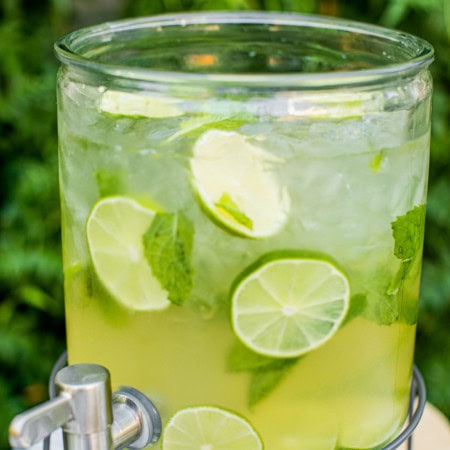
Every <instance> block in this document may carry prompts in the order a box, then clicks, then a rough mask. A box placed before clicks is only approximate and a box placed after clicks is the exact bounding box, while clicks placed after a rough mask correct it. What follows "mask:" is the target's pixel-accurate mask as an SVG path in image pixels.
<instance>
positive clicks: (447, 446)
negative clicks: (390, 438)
mask: <svg viewBox="0 0 450 450" xmlns="http://www.w3.org/2000/svg"><path fill="white" fill-rule="evenodd" d="M407 448H408V447H407V445H406V444H405V445H403V446H402V447H400V450H407ZM413 450H450V424H449V421H448V420H447V418H446V417H445V416H444V415H443V414H442V413H441V412H440V411H438V410H437V409H436V408H435V407H434V406H433V405H430V404H429V403H428V404H427V406H426V408H425V411H424V413H423V416H422V419H421V421H420V423H419V425H418V426H417V428H416V430H415V431H414V438H413Z"/></svg>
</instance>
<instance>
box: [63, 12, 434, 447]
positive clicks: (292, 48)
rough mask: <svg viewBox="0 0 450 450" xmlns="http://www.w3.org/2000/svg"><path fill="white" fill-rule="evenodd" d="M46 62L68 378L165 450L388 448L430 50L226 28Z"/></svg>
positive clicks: (409, 43)
mask: <svg viewBox="0 0 450 450" xmlns="http://www.w3.org/2000/svg"><path fill="white" fill-rule="evenodd" d="M357 32H358V33H359V37H358V38H357V39H356V38H355V33H357ZM300 43H301V45H300ZM57 51H58V54H59V57H60V59H61V60H62V61H63V66H62V69H61V71H60V74H59V80H58V82H59V100H58V102H59V136H60V184H61V205H62V213H63V226H62V231H63V253H64V255H63V256H64V274H65V295H66V321H67V342H68V351H69V362H70V363H72V364H73V363H79V362H95V363H98V364H102V365H104V366H106V367H107V368H108V369H109V370H110V371H111V376H112V382H113V387H114V388H117V387H119V386H120V385H130V386H133V387H135V388H137V389H140V390H142V391H143V392H144V393H146V394H147V395H148V396H149V397H150V398H151V399H152V400H153V402H154V403H155V404H156V406H157V408H158V410H159V411H160V413H161V416H162V420H163V435H162V438H161V441H160V443H158V444H157V445H156V446H157V447H158V448H162V449H164V450H177V449H180V450H181V449H199V450H212V449H227V450H231V449H241V450H253V449H261V448H265V449H266V450H288V449H293V450H344V449H345V450H350V449H359V450H361V449H363V450H369V449H381V448H382V447H383V445H385V444H386V443H387V442H389V441H390V440H392V439H393V437H395V435H396V434H397V433H398V431H399V430H400V428H401V427H402V425H403V423H404V420H405V417H406V414H407V409H408V404H409V392H410V384H411V374H412V363H413V352H414V339H415V325H416V321H417V302H418V296H419V282H420V268H421V257H422V244H423V229H424V219H425V201H426V189H427V173H428V157H429V130H430V123H429V114H430V95H431V81H430V76H429V73H428V71H427V67H428V65H429V64H430V62H431V59H432V49H431V48H430V47H429V46H428V44H427V43H425V42H423V41H421V40H419V39H417V38H414V37H412V36H405V35H403V34H400V33H396V32H393V31H388V30H384V29H380V28H376V27H371V26H367V25H361V24H358V25H355V24H349V23H347V22H345V23H344V22H340V21H335V20H330V19H323V18H317V17H308V16H306V17H304V16H295V15H282V14H260V13H251V14H250V13H246V14H240V15H235V14H232V13H224V14H207V15H204V14H203V15H200V14H199V15H195V14H194V15H186V16H183V17H182V16H176V15H175V16H162V17H153V18H147V19H139V20H135V21H123V22H119V23H116V24H114V25H111V24H107V25H101V26H97V27H93V28H91V29H85V30H81V31H78V32H75V33H73V34H71V35H69V36H68V37H65V38H63V39H62V40H60V41H59V42H58V44H57Z"/></svg>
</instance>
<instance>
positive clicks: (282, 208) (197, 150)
mask: <svg viewBox="0 0 450 450" xmlns="http://www.w3.org/2000/svg"><path fill="white" fill-rule="evenodd" d="M281 162H282V160H281V159H280V158H278V157H276V156H274V155H272V154H270V153H269V152H267V151H266V150H264V149H262V148H259V147H257V146H255V145H253V144H252V143H250V142H248V141H247V138H246V137H245V136H243V135H241V134H239V133H236V132H234V131H222V130H209V131H207V132H205V133H204V134H203V135H202V136H201V137H200V138H199V139H198V140H197V142H196V143H195V145H194V149H193V157H192V159H191V170H192V175H193V184H194V188H195V190H196V192H197V195H198V197H199V198H200V201H201V203H202V205H203V206H204V207H205V209H206V211H207V212H208V213H209V215H210V216H211V217H212V219H213V220H215V221H216V222H217V223H218V224H219V225H222V226H224V227H225V228H226V229H228V230H230V231H232V232H234V233H237V234H239V235H243V236H246V237H250V238H264V237H267V236H271V235H273V234H275V233H276V232H277V231H279V230H280V228H281V227H282V226H283V225H284V224H285V222H286V220H287V218H288V214H289V206H290V200H289V196H288V193H287V190H286V188H285V187H283V186H282V185H281V184H280V182H279V180H278V179H277V177H276V174H275V172H274V170H273V169H274V168H276V166H277V165H278V164H280V163H281Z"/></svg>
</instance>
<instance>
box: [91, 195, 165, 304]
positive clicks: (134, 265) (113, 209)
mask: <svg viewBox="0 0 450 450" xmlns="http://www.w3.org/2000/svg"><path fill="white" fill-rule="evenodd" d="M155 215H156V213H155V211H153V210H152V209H149V208H146V207H144V206H142V205H141V204H140V203H138V202H137V201H136V200H133V199H131V198H129V197H122V196H117V197H106V198H104V199H102V200H100V201H99V202H98V203H96V204H95V205H94V207H93V208H92V211H91V213H90V215H89V218H88V220H87V226H86V233H87V241H88V245H89V250H90V253H91V258H92V262H93V265H94V269H95V271H96V273H97V275H98V278H99V279H100V280H101V282H102V283H103V284H104V286H105V287H106V288H107V289H108V291H109V292H110V294H111V295H112V296H113V297H114V298H115V299H116V300H117V301H118V302H120V303H121V304H123V305H124V306H126V307H128V308H131V309H133V310H157V309H163V308H166V307H167V306H168V305H169V304H170V302H169V300H168V298H167V292H166V291H165V290H163V289H162V287H161V285H160V284H159V282H158V280H157V279H156V278H155V277H154V276H153V274H152V272H151V269H150V266H149V264H148V263H147V260H146V259H145V256H144V245H143V243H142V235H143V234H144V233H145V232H146V231H147V229H148V227H149V226H150V224H151V222H152V220H153V218H154V217H155Z"/></svg>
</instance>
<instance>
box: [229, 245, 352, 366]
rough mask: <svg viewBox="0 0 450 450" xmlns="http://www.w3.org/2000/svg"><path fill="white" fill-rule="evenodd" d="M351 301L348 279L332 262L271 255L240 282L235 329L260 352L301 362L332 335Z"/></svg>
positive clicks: (234, 299) (234, 296)
mask: <svg viewBox="0 0 450 450" xmlns="http://www.w3.org/2000/svg"><path fill="white" fill-rule="evenodd" d="M349 297H350V288H349V283H348V279H347V277H346V276H345V275H344V274H343V273H342V272H341V270H340V269H338V268H337V267H336V265H335V264H334V263H332V262H331V261H328V260H326V259H324V258H322V257H312V256H302V254H297V255H296V254H289V253H287V254H286V255H285V256H284V257H283V254H282V253H280V252H277V253H274V254H269V255H266V256H265V257H264V258H262V259H261V260H259V261H257V262H256V263H255V264H254V265H252V266H251V267H250V268H249V269H248V270H247V271H246V272H245V273H244V274H242V275H241V276H240V277H238V281H237V283H236V284H235V288H234V290H233V293H232V299H231V302H232V323H233V328H234V331H235V333H236V335H237V336H238V337H239V339H240V340H241V341H242V342H243V343H244V344H245V345H246V346H247V347H249V348H250V349H252V350H254V351H255V352H257V353H260V354H263V355H267V356H272V357H279V358H291V357H297V356H300V355H302V354H303V353H306V352H308V351H310V350H313V349H315V348H317V347H319V346H320V345H322V344H324V343H325V342H326V341H328V340H329V339H330V338H331V337H332V336H333V334H334V333H335V332H336V331H337V329H338V328H339V325H340V324H341V322H342V320H343V319H344V317H345V315H346V312H347V309H348V305H349Z"/></svg>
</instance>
